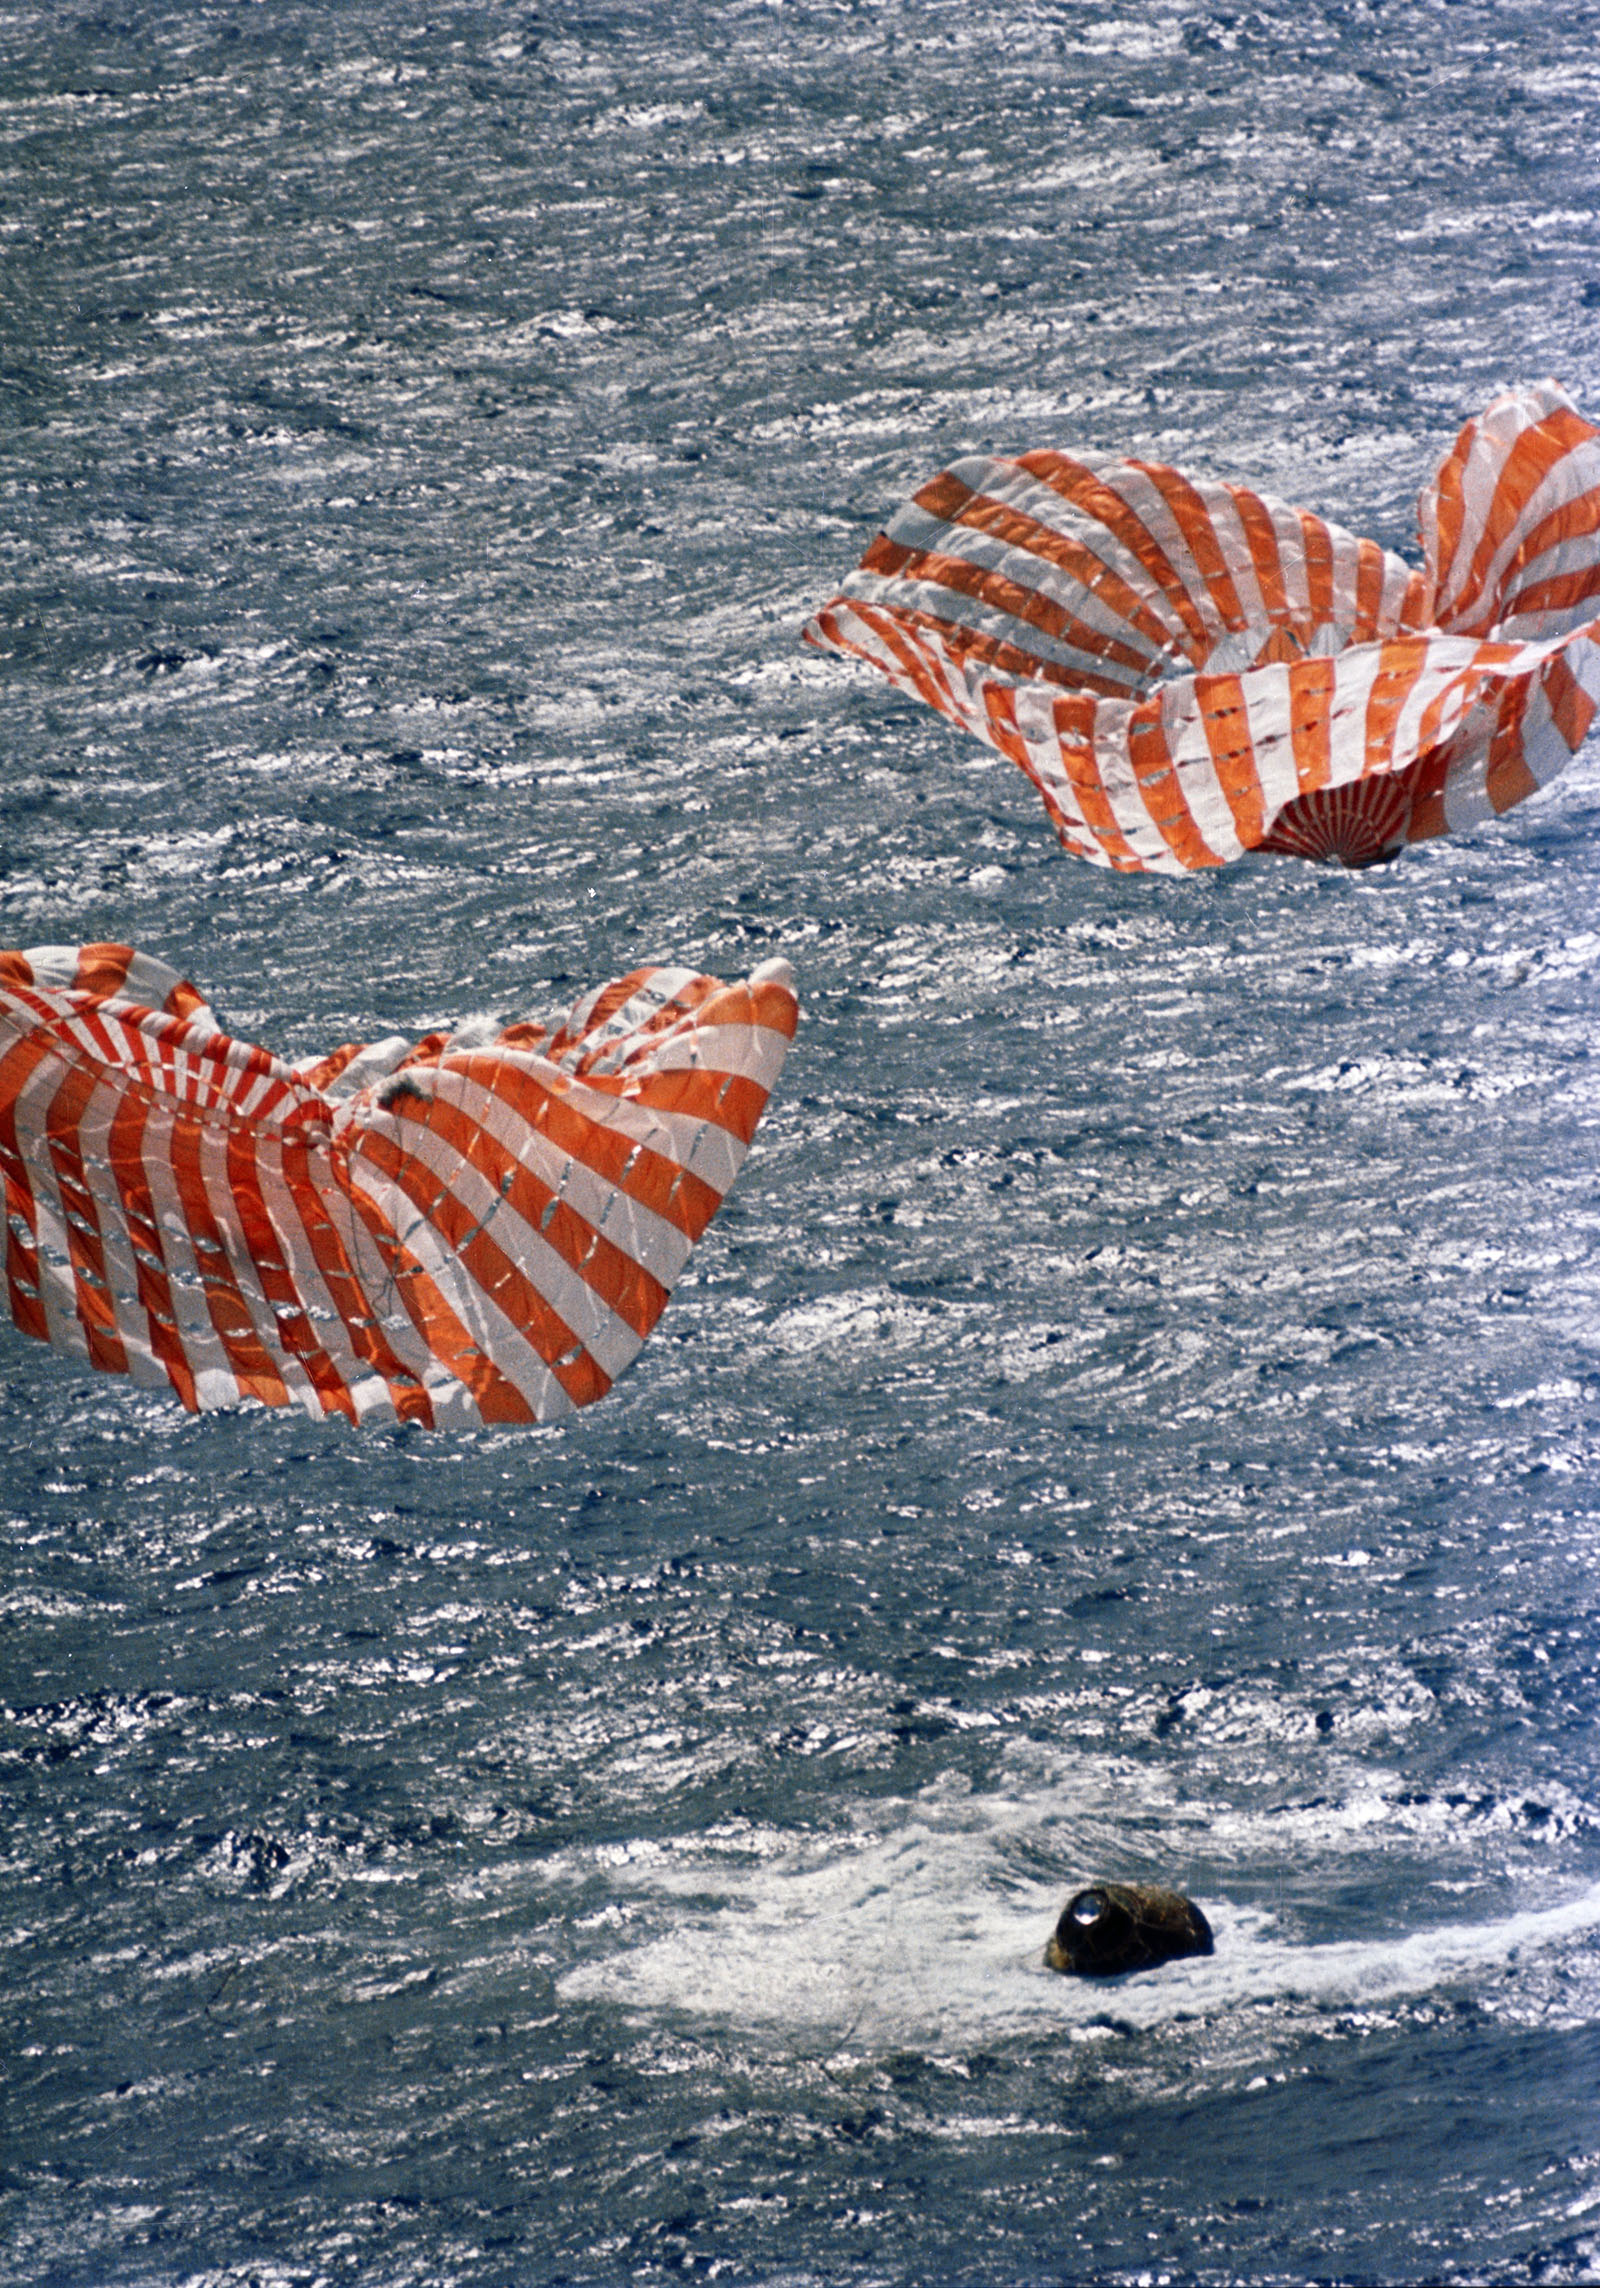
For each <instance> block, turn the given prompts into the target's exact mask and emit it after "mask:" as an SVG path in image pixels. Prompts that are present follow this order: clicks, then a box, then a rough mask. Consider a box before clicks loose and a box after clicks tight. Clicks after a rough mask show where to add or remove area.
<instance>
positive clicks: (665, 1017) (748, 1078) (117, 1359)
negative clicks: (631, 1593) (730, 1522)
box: [0, 945, 798, 1425]
mask: <svg viewBox="0 0 1600 2288" xmlns="http://www.w3.org/2000/svg"><path fill="white" fill-rule="evenodd" d="M797 1014H798V1011H797V1007H796V1002H795V997H794V994H793V991H792V990H791V977H790V971H789V968H788V965H787V964H786V963H784V962H781V961H774V962H768V963H767V964H766V965H765V966H764V967H763V968H760V969H758V970H756V971H755V972H754V973H753V975H752V976H751V977H749V978H748V979H747V980H745V981H743V982H741V983H739V984H735V985H724V984H722V983H720V982H719V980H718V979H716V978H714V977H697V976H695V975H694V974H693V973H692V972H691V971H689V970H687V969H641V970H637V971H635V972H634V973H633V975H632V976H629V977H624V978H620V979H618V980H617V981H616V982H615V983H614V984H610V985H604V986H601V987H599V988H598V989H597V990H596V991H594V992H592V993H590V994H588V995H587V996H586V997H585V998H584V999H583V1000H581V1001H580V1002H579V1003H578V1004H577V1006H576V1008H574V1009H573V1010H572V1011H571V1013H570V1014H569V1015H568V1016H567V1017H566V1018H565V1019H564V1020H563V1022H562V1023H561V1024H560V1025H559V1026H558V1027H557V1029H556V1031H555V1032H554V1033H553V1034H551V1033H547V1032H546V1031H545V1029H544V1028H543V1027H542V1026H539V1025H535V1024H526V1023H524V1024H513V1025H507V1026H505V1027H504V1028H502V1029H499V1030H494V1031H490V1030H489V1029H488V1028H480V1031H483V1032H487V1033H488V1037H486V1038H477V1039H474V1038H473V1037H471V1030H470V1028H469V1029H464V1030H463V1031H462V1032H461V1033H458V1034H455V1035H453V1036H448V1035H445V1034H442V1033H433V1034H430V1035H428V1037H427V1038H426V1039H425V1040H422V1041H419V1042H417V1043H416V1044H415V1045H414V1046H413V1045H412V1044H411V1043H409V1042H407V1041H404V1040H399V1039H391V1040H385V1041H379V1042H376V1043H373V1044H371V1045H367V1046H361V1045H352V1046H350V1047H348V1048H343V1049H339V1050H336V1051H335V1052H334V1054H333V1055H332V1056H329V1057H324V1058H321V1059H320V1060H317V1061H309V1060H308V1061H307V1062H305V1063H303V1064H300V1065H289V1064H285V1063H283V1062H282V1061H281V1060H280V1059H278V1058H277V1057H274V1056H272V1055H270V1054H269V1053H268V1051H267V1050H265V1049H258V1048H251V1047H249V1046H248V1045H247V1044H245V1043H244V1042H241V1041H234V1040H230V1039H229V1038H228V1037H227V1035H226V1034H225V1033H223V1031H222V1030H221V1028H220V1026H219V1025H218V1023H217V1020H216V1018H215V1017H214V1016H213V1015H212V1013H211V1011H210V1010H209V1009H208V1008H207V1007H206V1004H205V1002H204V1001H203V1000H202V999H201V997H200V995H199V993H198V992H197V991H196V990H195V988H194V987H193V986H192V985H190V984H188V983H186V982H185V981H184V980H183V979H182V978H180V977H178V976H177V975H176V974H175V972H173V971H172V970H170V969H168V968H167V967H166V966H165V964H164V963H162V962H159V961H156V960H153V959H152V958H151V957H150V955H148V954H142V953H135V952H133V951H132V950H131V948H129V947H128V946H121V945H87V946H73V947H59V946H46V947H36V948H34V949H33V950H32V951H30V952H27V953H0V1183H3V1185H4V1192H5V1203H4V1204H5V1224H4V1267H5V1288H6V1300H7V1303H8V1305H9V1308H10V1311H11V1316H12V1318H13V1319H14V1320H15V1322H16V1324H17V1325H18V1327H20V1328H21V1330H22V1331H23V1333H24V1334H28V1335H36V1336H38V1337H39V1338H40V1339H41V1340H42V1341H44V1342H48V1343H53V1344H55V1345H56V1346H57V1347H58V1348H60V1349H62V1350H65V1351H71V1352H74V1353H76V1354H77V1356H78V1357H79V1358H82V1359H86V1360H87V1361H88V1363H89V1364H90V1365H91V1366H95V1367H101V1368H104V1369H106V1370H107V1371H109V1372H112V1373H120V1374H129V1375H132V1376H133V1377H134V1379H135V1380H136V1381H138V1382H141V1383H145V1384H151V1385H155V1386H157V1387H164V1386H166V1385H168V1384H170V1385H171V1386H172V1388H173V1389H174V1390H176V1391H177V1393H178V1396H179V1397H180V1398H181V1399H182V1400H183V1403H184V1404H185V1406H188V1407H191V1408H199V1407H215V1406H235V1405H237V1404H239V1402H240V1401H241V1400H243V1399H247V1398H255V1399H260V1400H262V1401H263V1402H264V1403H265V1404H267V1405H269V1406H284V1405H299V1406H302V1407H304V1408H305V1410H306V1412H307V1413H309V1414H313V1415H314V1414H318V1413H330V1414H331V1413H340V1414H346V1415H348V1416H350V1418H351V1419H352V1420H353V1421H359V1422H395V1421H416V1422H423V1423H429V1424H435V1423H437V1424H449V1425H461V1424H470V1423H478V1422H548V1421H552V1420H554V1419H555V1418H556V1417H558V1416H560V1415H563V1414H567V1413H570V1412H571V1410H572V1409H573V1408H574V1407H577V1406H585V1405H587V1404H588V1403H589V1402H590V1401H591V1400H593V1399H596V1398H599V1397H602V1396H603V1395H604V1393H605V1392H606V1391H607V1390H609V1389H610V1387H611V1385H612V1383H613V1382H614V1381H615V1379H616V1377H617V1376H618V1375H619V1374H620V1373H621V1372H622V1370H623V1368H624V1367H625V1366H627V1365H628V1363H629V1362H630V1360H632V1359H633V1358H634V1356H635V1355H636V1354H637V1352H638V1351H639V1349H640V1347H641V1345H642V1344H643V1342H644V1340H645V1337H646V1336H647V1335H648V1334H649V1332H650V1330H651V1328H652V1327H653V1326H654V1325H655V1323H656V1320H657V1319H658V1318H659V1317H660V1315H661V1311H662V1309H663V1307H664V1305H665V1303H666V1300H667V1297H668V1295H669V1294H670V1292H671V1290H672V1286H673V1283H674V1281H675V1280H676V1279H677V1276H678V1274H679V1272H680V1271H681V1270H682V1269H683V1266H684V1263H685V1261H686V1260H687V1258H688V1254H689V1250H690V1248H691V1247H692V1246H693V1245H694V1243H695V1241H696V1240H697V1239H698V1238H699V1237H700V1234H701V1233H702V1232H703V1231H704V1230H705V1228H706V1226H707V1224H708V1223H709V1222H710V1221H711V1218H712V1217H713V1216H714V1215H715V1214H716V1212H717V1209H718V1207H719V1206H720V1205H721V1203H722V1198H723V1194H724V1193H725V1192H726V1191H727V1189H728V1186H729V1185H730V1184H731V1183H732V1182H733V1179H734V1177H735V1175H736V1174H737V1173H738V1171H739V1167H740V1164H741V1163H742V1161H743V1159H744V1156H745V1152H746V1150H747V1149H748V1147H749V1144H750V1139H751V1137H752V1136H753V1135H754V1133H755V1127H756V1123H757V1121H758V1120H759V1119H760V1117H761V1113H762V1110H763V1108H764V1106H765V1104H766V1101H767V1097H768V1094H769V1093H770V1091H771V1089H772V1086H773V1083H774V1082H775V1081H776V1079H777V1077H778V1073H779V1071H780V1069H781V1067H782V1065H783V1060H784V1056H785V1054H786V1052H787V1050H788V1046H789V1042H790V1040H791V1039H792V1037H793V1035H794V1030H795V1023H796V1018H797Z"/></svg>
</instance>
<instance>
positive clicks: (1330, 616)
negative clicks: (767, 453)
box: [805, 382, 1600, 874]
mask: <svg viewBox="0 0 1600 2288" xmlns="http://www.w3.org/2000/svg"><path fill="white" fill-rule="evenodd" d="M1418 521H1419V527H1420V534H1421V539H1422V544H1423V549H1424V554H1425V559H1426V562H1425V569H1424V570H1422V571H1420V572H1419V571H1414V570H1412V569H1411V568H1410V567H1409V566H1408V565H1406V564H1405V563H1404V562H1402V560H1401V559H1400V558H1399V557H1398V556H1395V555H1393V554H1391V553H1390V552H1389V551H1388V550H1386V549H1382V548H1379V547H1378V546H1377V545H1376V543H1375V542H1373V541H1370V540H1358V539H1356V538H1355V537H1354V536H1353V535H1352V534H1350V533H1348V532H1345V531H1342V530H1341V529H1340V528H1339V526H1337V525H1332V524H1326V523H1324V522H1323V520H1322V519H1321V518H1320V517H1316V516H1312V515H1310V514H1308V513H1307V512H1306V511H1305V510H1303V509H1293V508H1287V507H1285V506H1284V504H1283V503H1282V502H1281V501H1275V500H1271V499H1267V498H1264V497H1262V496H1259V495H1257V494H1255V493H1251V492H1246V491H1245V490H1244V489H1243V487H1242V486H1239V485H1224V484H1211V483H1207V482H1203V481H1201V480H1199V479H1195V478H1190V477H1186V476H1184V475H1182V474H1181V473H1180V472H1179V471H1178V470H1176V469H1170V468H1165V467H1161V466H1159V465H1157V464H1154V463H1150V462H1144V461H1081V460H1074V459H1072V458H1070V457H1069V456H1068V455H1067V454H1065V453H1053V452H1036V453H1025V454H1024V455H1023V456H1022V457H1021V459H1020V460H1015V461H1010V460H990V459H982V458H975V459H971V460H965V461H958V462H957V463H956V464H955V466H954V467H953V468H949V469H946V470H945V471H944V472H943V474H942V475H940V476H937V477H935V478H934V479H933V480H932V482H931V483H929V484H926V485H924V486H923V488H922V490H921V491H920V492H918V493H917V494H916V495H915V496H914V498H913V499H912V500H910V501H908V502H907V503H906V504H905V505H904V506H903V507H902V508H901V509H900V510H899V511H898V512H897V513H896V515H895V517H894V519H893V521H892V522H891V523H890V525H889V528H888V530H887V532H883V533H880V534H879V536H878V538H877V539H876V540H875V541H874V542H873V544H872V546H871V547H870V548H869V549H868V550H867V553H866V555H865V556H864V557H863V558H862V560H861V565H860V568H859V569H858V570H857V571H856V572H854V573H852V575H851V576H850V578H849V579H848V580H847V581H846V582H845V585H844V589H843V591H842V593H841V594H839V595H838V596H836V597H834V599H833V600H832V602H831V603H829V604H827V605H825V606H824V607H823V609H822V610H821V611H820V612H818V613H817V615H816V617H815V618H814V619H813V620H812V621H811V622H810V623H809V625H808V626H807V628H806V630H805V634H806V637H807V639H808V640H809V641H810V642H812V643H815V644H819V645H823V646H826V647H831V648H832V649H834V650H837V651H841V652H844V653H847V654H853V655H854V656H855V657H857V658H859V659H864V660H866V661H867V662H868V663H869V664H870V665H871V666H873V667H875V668H877V669H878V670H879V671H880V672H881V673H882V674H884V675H886V676H887V677H888V678H889V680H890V682H891V683H893V684H895V685H897V686H898V687H899V688H900V689H901V690H902V691H906V692H909V693H911V694H912V695H913V696H915V697H916V698H918V699H921V700H924V701H926V702H927V704H928V705H929V706H931V707H936V708H937V709H938V710H939V711H940V713H941V714H944V715H947V716H949V717H950V719H951V721H952V722H955V723H958V724H960V726H961V727H962V729H963V730H967V731H971V732H973V733H975V734H976V736H977V737H979V738H981V739H985V740H987V741H988V742H989V743H990V744H991V745H992V746H995V747H997V748H998V749H999V750H1000V752H1001V753H1002V754H1003V755H1006V756H1008V757H1009V758H1010V759H1011V761H1013V762H1014V763H1017V764H1019V765H1020V767H1021V768H1022V769H1023V770H1024V771H1025V772H1026V773H1027V775H1028V777H1029V778H1030V779H1032V781H1033V783H1034V785H1035V786H1036V787H1037V788H1038V790H1039V792H1040V793H1041V794H1042V795H1043V797H1044V802H1045V807H1046V809H1047V810H1048V811H1049V813H1050V817H1051V820H1052V821H1053V823H1054V825H1055V829H1056V832H1057V834H1058V835H1059V836H1060V838H1061V841H1062V843H1063V844H1064V846H1065V847H1066V848H1067V849H1068V850H1070V851H1071V852H1072V853H1073V855H1074V856H1075V857H1078V858H1087V859H1089V860H1090V861H1091V862H1092V863H1094V864H1095V865H1099V866H1112V867H1116V868H1118V869H1119V870H1121V871H1123V872H1129V873H1136V872H1139V873H1165V874H1172V873H1182V872H1187V871H1190V870H1192V869H1195V868H1198V867H1204V866H1218V865H1223V864H1226V863H1227V862H1228V861H1229V860H1230V859H1234V858H1238V857H1240V856H1242V855H1243V853H1244V852H1245V851H1248V850H1267V851H1279V852H1285V853H1293V854H1295V855H1297V856H1300V857H1305V858H1318V859H1326V858H1337V859H1340V860H1342V861H1343V863H1344V864H1345V865H1347V866H1360V865H1367V864H1370V863H1372V862H1373V861H1374V860H1376V859H1380V858H1387V857H1391V856H1393V855H1394V854H1395V853H1396V852H1397V851H1398V850H1399V849H1400V847H1401V846H1402V845H1403V844H1404V843H1406V842H1419V841H1422V840H1424V839H1426V838H1427V837H1428V836H1430V835H1435V834H1444V833H1448V832H1452V831H1454V830H1457V829H1459V828H1461V827H1464V826H1468V825H1471V824H1473V823H1475V822H1476V821H1477V820H1479V819H1482V818H1488V817H1492V816H1495V815H1496V814H1498V813H1499V812H1501V811H1506V810H1509V809H1511V808H1512V806H1513V805H1514V804H1516V803H1519V802H1521V801H1523V800H1524V798H1525V797H1526V796H1528V795H1530V794H1533V793H1534V792H1535V791H1536V790H1537V789H1538V788H1539V787H1541V786H1544V785H1547V784H1548V783H1549V781H1550V780H1551V779H1552V778H1553V777H1555V775H1556V774H1557V773H1558V772H1559V771H1561V770H1562V769H1564V768H1565V766H1566V764H1567V762H1568V761H1569V760H1570V759H1571V757H1572V756H1573V755H1574V754H1575V753H1576V752H1577V750H1578V748H1579V747H1580V746H1581V745H1582V744H1583V741H1584V738H1585V736H1586V734H1587V732H1588V729H1589V726H1590V723H1591V721H1592V719H1593V716H1594V712H1595V705H1596V701H1597V699H1600V616H1597V615H1600V430H1596V429H1594V428H1593V427H1591V426H1590V424H1589V423H1588V422H1586V421H1584V420H1582V419H1581V418H1580V417H1579V415H1578V413H1577V412H1576V410H1575V408H1574V407H1573V405H1572V402H1571V400H1570V399H1569V398H1568V397H1567V396H1566V395H1565V394H1564V393H1563V392H1562V391H1561V390H1560V389H1558V388H1557V387H1556V385H1555V383H1554V382H1544V383H1541V384H1539V385H1538V386H1537V387H1533V388H1527V389H1517V390H1512V391H1509V392H1508V393H1507V394H1506V395H1504V396H1502V397H1498V398H1496V399H1495V401H1494V403H1493V404H1492V405H1490V406H1489V407H1488V409H1487V411H1486V412H1484V413H1483V414H1482V415H1480V417H1479V418H1478V419H1477V420H1476V421H1469V422H1468V424H1467V426H1466V427H1465V428H1464V429H1463V430H1462V432H1461V435H1460V436H1459V437H1458V439H1457V440H1456V443H1455V446H1454V448H1453V449H1452V451H1451V452H1450V453H1449V454H1448V455H1447V457H1446V458H1445V460H1444V461H1443V462H1442V463H1441V465H1440V467H1439V469H1438V472H1437V474H1436V475H1435V476H1434V478H1433V481H1432V483H1431V484H1430V485H1428V486H1427V488H1426V489H1425V490H1424V492H1423V494H1422V497H1421V499H1420V501H1419V502H1418Z"/></svg>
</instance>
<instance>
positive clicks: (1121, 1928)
mask: <svg viewBox="0 0 1600 2288" xmlns="http://www.w3.org/2000/svg"><path fill="white" fill-rule="evenodd" d="M1211 1952H1212V1938H1211V1925H1210V1924H1209V1923H1208V1922H1207V1921H1206V1918H1205V1916H1204V1915H1203V1914H1202V1913H1201V1912H1200V1909H1199V1908H1198V1907H1197V1906H1196V1905H1195V1903H1194V1901H1193V1900H1192V1899H1186V1898H1184V1896H1183V1895H1182V1893H1181V1892H1179V1891H1164V1890H1162V1889H1160V1888H1159V1886H1157V1885H1156V1884H1153V1883H1093V1884H1091V1885H1090V1887H1089V1888H1088V1890H1086V1891H1079V1892H1077V1893H1076V1895H1075V1896H1074V1897H1072V1898H1070V1899H1069V1900H1068V1901H1067V1903H1066V1905H1065V1906H1064V1907H1063V1908H1062V1910H1061V1920H1060V1921H1059V1922H1058V1923H1057V1924H1056V1930H1055V1936H1054V1938H1052V1939H1051V1941H1050V1944H1049V1945H1048V1946H1047V1947H1046V1948H1045V1950H1044V1959H1045V1962H1046V1964H1047V1966H1048V1967H1049V1968H1050V1969H1051V1970H1064V1971H1067V1972H1069V1973H1070V1974H1071V1975H1073V1976H1075V1977H1078V1978H1117V1977H1120V1976H1121V1974H1122V1973H1123V1972H1124V1971H1128V1970H1149V1969H1151V1968H1152V1967H1153V1966H1154V1965H1155V1964H1156V1963H1158V1962H1172V1961H1175V1960H1176V1959H1177V1957H1178V1956H1179V1955H1184V1954H1210V1953H1211Z"/></svg>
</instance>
